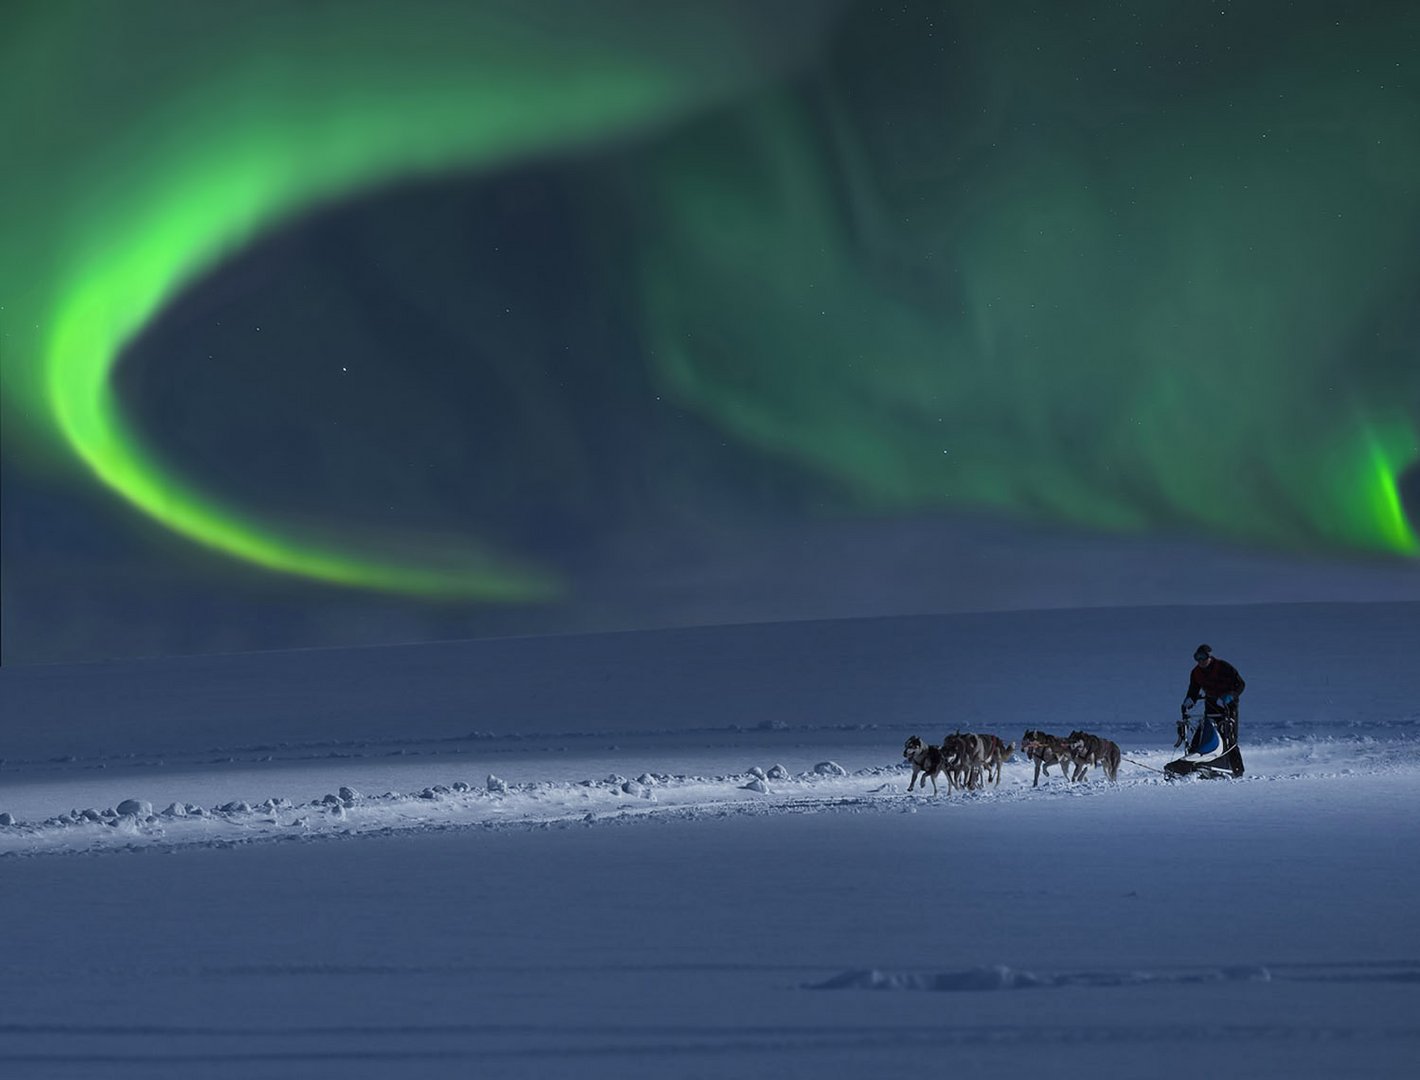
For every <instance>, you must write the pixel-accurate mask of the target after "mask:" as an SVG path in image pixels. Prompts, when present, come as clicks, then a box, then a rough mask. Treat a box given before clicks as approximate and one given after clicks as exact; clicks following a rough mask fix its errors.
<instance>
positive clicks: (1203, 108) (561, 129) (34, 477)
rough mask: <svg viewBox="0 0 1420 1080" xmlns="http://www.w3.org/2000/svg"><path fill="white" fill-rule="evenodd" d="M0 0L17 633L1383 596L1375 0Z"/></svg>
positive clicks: (1416, 144) (1382, 117) (1412, 324)
mask: <svg viewBox="0 0 1420 1080" xmlns="http://www.w3.org/2000/svg"><path fill="white" fill-rule="evenodd" d="M0 18H3V19H4V20H5V25H4V26H3V32H0V89H3V91H4V93H3V98H2V99H0V127H2V128H3V132H4V135H5V138H4V145H5V146H6V148H7V152H6V156H7V159H8V160H9V164H8V165H7V167H6V168H4V169H0V225H3V231H2V232H0V235H3V236H4V238H5V240H4V243H5V248H4V252H5V258H4V259H3V260H0V349H3V354H0V359H3V414H0V415H2V416H3V422H4V431H3V448H4V467H3V477H0V478H3V482H4V486H3V491H0V499H2V500H3V501H2V502H0V508H3V511H4V515H3V534H2V535H0V539H3V545H4V546H3V556H4V561H3V588H4V613H3V615H4V619H3V631H4V637H3V641H0V649H3V653H2V654H0V655H3V657H4V658H5V659H6V660H7V661H11V662H32V661H39V660H52V659H87V658H97V657H103V656H116V655H141V654H148V653H162V652H187V651H208V650H224V649H247V648H288V647H294V646H311V645H322V644H349V643H367V642H380V641H403V640H414V639H422V638H433V637H457V636H475V635H480V634H494V633H523V632H548V631H556V630H574V629H596V628H624V627H630V626H636V625H664V624H667V623H675V622H677V621H697V620H714V621H735V620H737V619H757V618H767V617H801V616H808V615H821V614H824V613H826V612H841V613H854V612H859V611H861V612H863V613H883V612H885V611H891V610H897V609H905V608H911V609H912V610H923V609H931V608H932V606H933V605H934V604H937V605H938V606H944V607H951V606H955V607H958V608H960V607H963V606H966V607H970V606H972V604H973V603H977V604H980V605H983V606H990V605H991V603H992V597H991V596H989V595H987V593H988V592H989V590H987V591H986V592H983V591H982V588H981V581H980V580H979V579H980V576H981V575H980V573H978V571H979V569H980V567H981V565H982V563H981V560H982V559H985V558H986V557H987V556H985V555H983V554H981V553H982V552H984V551H988V550H989V551H994V552H996V553H997V554H996V555H995V556H994V558H995V559H996V560H997V563H996V564H994V565H997V567H998V570H999V571H1000V572H1001V573H1004V574H1005V575H1006V576H1010V570H1009V567H1008V565H1007V568H1006V569H1004V570H1001V569H1000V568H1001V566H1003V565H1006V564H1008V563H1009V560H1010V559H1011V558H1018V559H1021V560H1031V561H1033V566H1034V571H1033V575H1032V574H1026V576H1027V577H1031V578H1032V580H1038V581H1041V582H1043V583H1044V584H1045V585H1046V586H1049V585H1050V584H1051V579H1052V575H1054V576H1055V577H1057V578H1069V577H1070V576H1071V575H1075V576H1076V577H1079V576H1080V575H1081V574H1085V573H1086V571H1085V570H1083V569H1082V568H1081V567H1080V566H1078V565H1077V566H1073V567H1072V566H1071V565H1070V564H1069V560H1068V559H1065V558H1060V559H1059V560H1058V563H1059V565H1056V566H1054V567H1053V568H1052V569H1051V570H1050V571H1049V572H1045V571H1043V570H1041V569H1040V565H1039V557H1040V553H1041V552H1049V551H1055V552H1056V554H1057V555H1059V553H1061V552H1065V551H1071V552H1078V553H1079V558H1081V559H1084V560H1086V561H1090V562H1092V563H1093V564H1094V565H1093V568H1092V571H1091V573H1093V574H1095V575H1098V574H1099V572H1100V566H1099V563H1100V560H1102V559H1108V558H1112V557H1114V556H1113V554H1112V553H1114V552H1117V550H1118V549H1117V548H1114V547H1111V546H1109V544H1117V543H1119V542H1122V541H1123V540H1125V539H1128V541H1129V542H1130V543H1132V544H1150V543H1161V544H1164V545H1175V546H1174V547H1167V546H1166V547H1163V548H1160V549H1159V550H1160V551H1162V552H1163V555H1161V556H1160V557H1161V558H1180V557H1181V558H1185V559H1186V558H1189V557H1190V556H1189V555H1187V554H1186V549H1182V550H1184V551H1185V554H1183V555H1180V549H1179V548H1177V546H1176V545H1178V544H1179V543H1180V539H1181V538H1183V539H1186V540H1187V541H1188V542H1190V543H1197V544H1201V545H1207V547H1206V550H1209V551H1222V552H1228V551H1238V552H1246V553H1247V557H1248V558H1250V559H1254V560H1266V559H1276V560H1282V561H1285V562H1287V565H1300V564H1297V563H1296V562H1295V561H1296V560H1315V562H1314V563H1309V564H1307V565H1316V566H1326V567H1336V566H1351V565H1360V564H1365V565H1366V566H1371V567H1373V566H1375V565H1384V566H1385V567H1387V568H1388V569H1387V572H1393V573H1396V574H1399V575H1401V578H1400V580H1416V577H1415V575H1416V569H1417V568H1416V556H1417V555H1418V554H1420V542H1417V538H1416V527H1417V523H1420V242H1417V241H1420V60H1417V59H1416V58H1417V57H1420V8H1417V7H1416V5H1414V4H1413V3H1394V4H1381V3H1377V4H1359V5H1346V4H1337V3H1334V2H1328V3H1321V2H1317V3H1280V2H1279V3H1254V4H1246V5H1233V4H1228V3H1217V4H1200V3H1193V2H1179V3H1139V4H1119V3H1111V4H1094V5H1091V4H1068V5H1066V4H1059V5H1055V4H1013V3H917V2H909V3H893V4H877V3H859V4H853V3H825V2H820V3H814V2H810V0H776V2H775V3H773V4H761V3H752V2H748V0H746V2H742V3H738V2H727V0H704V2H669V3H665V4H648V3H642V2H633V0H613V2H602V3H597V4H586V3H574V2H570V0H569V2H559V3H553V2H549V0H519V2H516V3H515V2H489V3H483V4H479V3H432V2H422V3H404V4H389V3H377V2H349V0H345V2H340V3H336V2H324V0H309V2H305V3H299V4H285V3H274V2H271V3H261V2H255V3H246V4H239V5H230V4H206V3H197V4H193V3H179V2H168V0H164V2H138V3H128V4H123V5H117V4H90V3H84V2H48V0H25V2H20V3H12V4H8V5H6V6H5V10H4V13H3V15H2V16H0ZM174 42H181V43H182V44H181V46H180V47H175V46H174V44H173V43H174ZM16 163H18V167H15V165H16ZM1092 536H1093V537H1104V538H1110V540H1109V544H1106V543H1103V542H1096V541H1091V540H1088V539H1087V538H1089V537H1092ZM1023 537H1025V538H1029V539H1028V540H1023V539H1022V538H1023ZM1051 537H1056V538H1058V539H1056V540H1051V539H1050V538H1051ZM1140 550H1142V549H1140ZM1200 550H1203V549H1200ZM1003 551H1004V552H1006V554H1005V555H1004V556H1003V555H1001V552H1003ZM1195 557H1196V556H1195ZM973 567H975V569H973ZM1022 573H1023V574H1025V567H1022ZM1405 575H1410V576H1409V577H1406V576H1405ZM1086 576H1089V575H1088V574H1086ZM954 596H955V597H956V603H955V604H953V602H952V601H953V597H954ZM1297 598H1298V599H1308V598H1310V597H1306V596H1299V597H1297ZM997 599H999V597H998V598H997ZM1045 599H1049V600H1051V601H1052V602H1054V601H1058V590H1055V591H1054V592H1052V594H1051V596H1050V597H1046V598H1045ZM1120 599H1124V600H1127V599H1129V597H1128V596H1125V595H1122V596H1121V597H1120ZM1023 602H1025V600H1024V598H1022V597H1021V596H1019V595H1013V596H1012V603H1013V604H1015V605H1016V606H1019V605H1020V604H1021V603H1023Z"/></svg>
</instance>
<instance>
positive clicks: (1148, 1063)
mask: <svg viewBox="0 0 1420 1080" xmlns="http://www.w3.org/2000/svg"><path fill="white" fill-rule="evenodd" d="M1200 641H1208V642H1210V643H1211V644H1212V645H1213V646H1214V647H1215V649H1216V650H1217V652H1218V654H1219V655H1221V656H1223V657H1225V658H1226V659H1228V660H1231V661H1232V662H1233V663H1235V664H1236V665H1237V666H1238V667H1239V668H1240V669H1241V671H1242V673H1243V675H1244V677H1245V678H1246V679H1247V680H1248V684H1249V688H1248V691H1247V693H1246V695H1245V696H1244V698H1243V713H1242V733H1243V748H1244V754H1245V757H1246V762H1247V766H1248V774H1247V776H1246V777H1245V778H1243V779H1242V780H1240V781H1223V780H1216V781H1203V780H1188V781H1172V782H1171V781H1165V780H1164V779H1163V777H1162V775H1161V774H1160V773H1159V772H1158V771H1157V770H1158V769H1159V768H1160V767H1161V766H1162V765H1163V763H1164V762H1165V761H1167V760H1169V759H1170V758H1171V757H1172V756H1173V750H1172V742H1173V721H1174V719H1175V717H1176V716H1177V709H1178V701H1179V699H1181V697H1182V695H1183V690H1184V688H1185V686H1186V680H1187V672H1188V668H1189V666H1190V665H1191V660H1190V659H1189V658H1190V656H1191V653H1192V650H1193V647H1194V646H1195V645H1196V644H1198V642H1200ZM957 728H961V729H963V730H982V731H991V732H995V733H997V734H1000V735H1002V736H1003V737H1005V738H1007V739H1013V740H1016V741H1019V739H1020V736H1021V733H1022V732H1023V731H1024V730H1025V729H1026V728H1042V729H1045V730H1049V731H1054V732H1056V733H1060V734H1063V733H1065V732H1068V731H1070V730H1072V729H1074V728H1084V729H1087V730H1092V731H1095V732H1098V733H1099V734H1102V735H1105V736H1107V737H1110V738H1112V739H1115V740H1116V741H1118V742H1119V743H1120V745H1121V747H1122V749H1123V752H1124V756H1125V759H1126V760H1125V762H1124V765H1123V767H1122V769H1121V771H1120V777H1119V780H1118V782H1116V783H1109V782H1108V781H1106V780H1105V779H1104V778H1103V777H1101V776H1098V775H1096V774H1093V773H1092V774H1091V777H1090V779H1089V780H1088V782H1085V783H1081V784H1075V785H1070V784H1067V783H1065V782H1063V781H1062V780H1061V779H1060V778H1058V777H1057V776H1055V775H1051V776H1050V777H1049V778H1048V779H1042V781H1041V784H1040V786H1039V787H1038V788H1033V787H1032V786H1031V779H1032V773H1033V770H1032V768H1031V766H1030V765H1029V764H1028V763H1026V762H1025V761H1024V760H1023V759H1022V758H1021V757H1020V755H1019V754H1018V755H1017V757H1016V759H1015V760H1014V761H1012V762H1010V763H1008V764H1007V765H1006V767H1005V770H1004V775H1003V778H1002V781H1001V784H1000V786H999V788H995V789H991V790H988V791H986V792H984V793H974V794H967V795H963V794H956V795H950V796H949V795H947V794H946V792H945V787H944V789H943V793H942V794H940V795H938V796H935V797H934V796H932V795H931V794H926V795H919V794H917V793H913V794H908V793H907V792H906V784H907V777H908V773H907V771H906V770H905V769H904V767H903V766H902V764H901V758H900V754H901V747H902V743H903V740H904V739H905V738H906V737H907V736H908V735H910V734H914V733H916V734H920V735H922V736H924V737H926V738H928V739H930V740H932V741H937V740H940V738H941V737H942V735H944V734H945V733H946V732H948V731H951V730H954V729H957ZM0 740H3V741H2V742H0V756H3V758H4V761H3V764H0V813H5V814H8V815H10V817H9V818H0V820H12V821H13V823H12V824H7V825H3V826H0V856H6V857H0V914H3V918H0V1074H3V1075H5V1076H6V1077H10V1076H21V1077H29V1076H45V1077H48V1076H56V1077H59V1076H62V1077H69V1076H105V1077H109V1076H134V1077H137V1076H144V1077H148V1076H155V1075H184V1076H186V1075H201V1076H204V1077H207V1076H217V1077H227V1076H231V1077H238V1076H240V1077H251V1076H261V1077H269V1076H277V1077H286V1076H289V1077H311V1076H377V1075H379V1076H386V1075H405V1074H407V1073H409V1072H410V1071H411V1070H413V1069H421V1070H422V1069H440V1068H448V1069H449V1070H451V1071H452V1072H453V1073H454V1074H455V1075H469V1074H471V1073H473V1072H474V1071H475V1070H478V1071H480V1073H481V1072H482V1071H484V1070H490V1071H492V1072H494V1073H495V1074H496V1075H500V1076H512V1077H523V1076H526V1077H535V1076H536V1077H544V1076H556V1075H577V1076H580V1077H593V1076H619V1075H625V1074H627V1073H628V1072H629V1071H632V1070H646V1069H651V1070H655V1071H656V1072H659V1073H664V1074H669V1075H675V1076H731V1075H734V1076H740V1075H764V1076H775V1077H799V1076H803V1077H837V1076H861V1075H866V1074H869V1073H870V1072H872V1073H877V1072H881V1071H883V1070H900V1071H905V1070H908V1069H912V1068H914V1067H916V1068H923V1067H925V1068H928V1069H950V1070H952V1071H953V1072H954V1073H959V1072H963V1071H964V1073H965V1075H1001V1076H1008V1075H1009V1076H1014V1075H1018V1074H1022V1073H1026V1072H1029V1071H1031V1070H1036V1069H1040V1070H1048V1071H1049V1073H1050V1074H1052V1075H1054V1074H1065V1075H1086V1074H1088V1075H1100V1074H1103V1075H1116V1076H1135V1075H1143V1074H1146V1073H1148V1074H1159V1075H1179V1076H1184V1075H1188V1076H1193V1075H1220V1076H1244V1075H1246V1076H1255V1075H1262V1074H1268V1075H1272V1074H1277V1075H1288V1076H1361V1075H1374V1076H1399V1075H1410V1074H1411V1071H1412V1068H1413V1064H1412V1063H1413V1058H1414V1056H1415V1054H1416V1052H1417V1050H1420V930H1417V928H1416V920H1415V919H1414V916H1413V914H1412V911H1413V908H1414V904H1415V899H1416V896H1417V894H1420V888H1417V886H1420V861H1417V859H1416V858H1415V855H1414V852H1415V851H1416V849H1417V841H1418V840H1420V813H1417V811H1420V605H1417V604H1413V603H1396V604H1355V605H1346V604H1316V605H1263V606H1253V607H1227V608H1152V609H1141V608H1121V609H1113V610H1106V609H1100V610H1090V611H1051V612H1035V613H1031V612H1012V613H999V614H989V615H951V616H916V617H904V618H878V619H859V620H844V621H833V622H803V623H781V624H764V625H753V626H741V627H720V628H704V629H694V630H678V631H658V632H648V633H624V634H606V635H592V636H585V637H577V636H568V637H548V638H522V639H505V640H500V641H483V642H465V643H444V644H437V645H423V646H401V647H391V648H373V649H351V650H310V651H301V652H285V653H273V654H249V655H239V656H222V657H194V658H184V659H170V660H152V661H126V662H122V663H113V664H90V665H65V666H53V667H31V668H10V669H5V670H4V671H0ZM342 789H343V790H342ZM929 790H930V789H929ZM128 801H131V802H128ZM126 803H127V804H126ZM125 804H126V805H125ZM120 809H122V810H124V811H126V812H125V813H122V814H120V813H118V812H117V811H118V810H120ZM86 811H87V813H86Z"/></svg>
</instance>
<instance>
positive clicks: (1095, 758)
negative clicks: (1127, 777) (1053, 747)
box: [1066, 731, 1119, 780]
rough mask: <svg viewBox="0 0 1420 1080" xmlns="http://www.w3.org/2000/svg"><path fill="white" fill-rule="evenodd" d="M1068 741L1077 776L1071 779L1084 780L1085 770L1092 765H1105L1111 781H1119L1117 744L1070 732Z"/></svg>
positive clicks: (1085, 734) (1081, 733)
mask: <svg viewBox="0 0 1420 1080" xmlns="http://www.w3.org/2000/svg"><path fill="white" fill-rule="evenodd" d="M1066 741H1067V742H1068V743H1069V744H1070V757H1071V759H1073V760H1074V762H1075V775H1074V776H1072V777H1071V778H1070V779H1072V780H1083V779H1084V778H1085V770H1086V769H1088V768H1089V767H1090V766H1091V765H1103V766H1104V774H1105V776H1107V777H1109V778H1110V779H1111V780H1117V779H1119V746H1118V744H1117V743H1112V742H1110V741H1109V740H1108V739H1104V738H1101V737H1100V736H1098V735H1091V734H1089V733H1088V732H1084V731H1072V732H1070V738H1069V739H1068V740H1066Z"/></svg>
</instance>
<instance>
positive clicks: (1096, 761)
mask: <svg viewBox="0 0 1420 1080" xmlns="http://www.w3.org/2000/svg"><path fill="white" fill-rule="evenodd" d="M1015 750H1016V744H1015V743H1013V742H1012V743H1003V742H1002V741H1001V738H1000V736H997V735H984V734H978V733H974V732H961V731H957V732H954V733H952V734H951V735H948V736H947V737H946V738H945V739H943V740H942V745H941V746H932V745H930V744H928V743H924V742H923V741H922V740H921V738H919V737H918V736H916V735H913V736H911V737H910V738H909V739H908V740H907V742H906V743H905V744H904V745H903V748H902V756H903V757H904V758H906V759H907V761H908V763H909V764H910V765H911V766H912V779H911V780H909V781H908V782H907V790H908V791H911V790H912V789H913V788H914V787H918V786H920V787H923V788H925V787H926V786H927V781H928V780H930V781H931V782H932V791H933V793H934V794H935V793H936V792H937V790H938V788H937V777H938V776H945V777H946V779H947V791H948V792H952V791H955V790H957V789H958V788H960V789H961V790H962V791H975V790H976V789H977V788H982V787H985V786H986V785H987V784H988V783H989V784H991V785H992V786H993V787H994V786H998V785H999V784H1000V783H1001V766H1002V765H1003V764H1004V763H1005V762H1007V761H1010V760H1011V758H1012V756H1013V755H1014V753H1015ZM1021 750H1022V751H1024V752H1025V755H1026V757H1027V758H1028V759H1030V760H1031V761H1034V762H1035V783H1036V784H1039V783H1040V774H1041V770H1042V769H1043V770H1044V771H1045V774H1046V775H1047V776H1049V775H1050V766H1051V765H1058V766H1059V767H1060V773H1061V775H1062V776H1066V775H1068V776H1069V778H1070V779H1071V780H1083V779H1084V778H1085V773H1086V772H1087V771H1088V770H1089V768H1090V766H1092V765H1098V766H1100V767H1102V768H1103V769H1104V774H1105V775H1106V776H1107V777H1109V778H1110V779H1111V780H1114V779H1116V778H1117V777H1118V775H1119V747H1118V745H1116V744H1115V743H1113V742H1111V741H1110V740H1109V739H1105V738H1102V737H1101V736H1099V735H1091V734H1090V733H1089V732H1085V731H1072V732H1071V733H1070V737H1069V738H1066V739H1061V738H1057V737H1056V736H1054V735H1047V734H1045V732H1043V731H1027V732H1026V733H1025V737H1024V738H1023V739H1022V740H1021ZM919 779H920V780H921V784H920V785H919V784H918V780H919Z"/></svg>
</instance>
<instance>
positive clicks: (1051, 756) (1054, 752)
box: [1021, 731, 1073, 787]
mask: <svg viewBox="0 0 1420 1080" xmlns="http://www.w3.org/2000/svg"><path fill="white" fill-rule="evenodd" d="M1021 749H1022V750H1023V751H1025V755H1026V758H1027V760H1029V761H1033V762H1035V779H1034V780H1033V781H1032V782H1031V787H1037V786H1038V785H1039V784H1040V773H1041V770H1042V769H1043V770H1044V771H1045V775H1046V776H1049V775H1050V766H1052V765H1059V766H1060V775H1061V776H1063V777H1065V779H1067V780H1068V779H1069V778H1070V769H1069V766H1070V765H1072V764H1073V762H1072V760H1071V755H1070V744H1069V742H1067V741H1066V740H1065V739H1062V738H1059V737H1058V736H1055V735H1049V734H1047V733H1045V732H1044V731H1027V732H1026V733H1025V734H1024V735H1023V736H1021Z"/></svg>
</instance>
